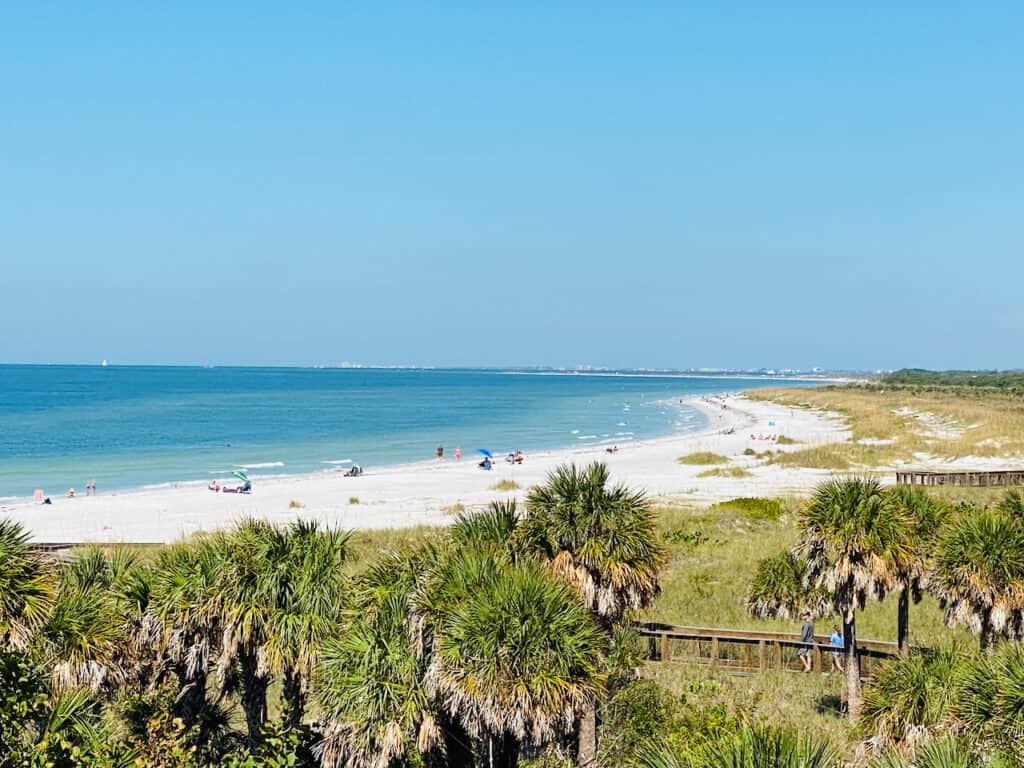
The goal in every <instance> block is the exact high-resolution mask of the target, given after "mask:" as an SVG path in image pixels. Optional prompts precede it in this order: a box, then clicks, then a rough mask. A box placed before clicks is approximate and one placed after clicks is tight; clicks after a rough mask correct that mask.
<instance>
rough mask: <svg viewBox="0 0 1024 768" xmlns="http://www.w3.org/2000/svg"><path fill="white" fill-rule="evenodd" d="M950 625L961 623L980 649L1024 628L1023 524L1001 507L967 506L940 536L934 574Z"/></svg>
mask: <svg viewBox="0 0 1024 768" xmlns="http://www.w3.org/2000/svg"><path fill="white" fill-rule="evenodd" d="M930 582H931V585H932V590H933V591H934V592H935V594H936V595H937V596H938V598H939V602H940V604H941V605H942V607H943V608H945V610H946V623H947V624H948V625H949V626H955V625H957V624H963V625H965V626H967V627H968V628H970V630H971V631H972V632H974V633H975V634H976V635H978V637H979V642H980V644H981V648H982V650H984V649H986V648H990V647H992V645H994V644H995V642H996V639H997V638H998V637H1000V636H1001V637H1010V638H1019V637H1021V635H1022V632H1024V527H1022V525H1021V524H1020V523H1019V522H1017V521H1016V520H1015V519H1014V518H1012V517H1010V516H1009V515H1007V514H1006V513H1005V512H1002V511H999V510H988V509H982V510H979V509H968V510H966V511H964V512H963V513H962V514H961V515H960V517H959V519H957V521H956V522H955V523H953V524H952V525H951V526H949V527H948V528H947V530H946V532H945V534H944V535H943V536H942V539H941V540H940V542H939V545H938V552H937V554H936V556H935V564H934V567H933V570H932V573H931V575H930Z"/></svg>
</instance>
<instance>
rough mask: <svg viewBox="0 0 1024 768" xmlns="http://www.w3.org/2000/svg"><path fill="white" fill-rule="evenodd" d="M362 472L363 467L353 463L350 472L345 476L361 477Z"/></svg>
mask: <svg viewBox="0 0 1024 768" xmlns="http://www.w3.org/2000/svg"><path fill="white" fill-rule="evenodd" d="M361 474H363V468H362V467H360V466H359V465H358V464H353V465H352V466H351V467H349V470H348V472H346V473H345V475H344V476H345V477H359V476H360V475H361Z"/></svg>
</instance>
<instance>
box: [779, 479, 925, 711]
mask: <svg viewBox="0 0 1024 768" xmlns="http://www.w3.org/2000/svg"><path fill="white" fill-rule="evenodd" d="M800 529H801V532H800V543H799V544H798V546H797V550H796V553H797V554H798V555H800V556H802V557H804V558H806V560H807V577H808V582H809V586H813V587H816V588H818V589H822V590H824V591H825V592H827V593H828V594H829V595H830V597H831V600H832V604H833V608H834V609H835V612H836V613H837V614H839V615H840V616H841V617H842V620H843V645H844V652H845V656H846V677H847V698H848V710H849V714H850V717H851V719H854V720H856V718H857V716H858V714H859V707H860V665H859V663H858V657H857V633H856V612H857V611H858V610H861V609H863V607H864V605H865V603H866V601H867V599H868V598H875V599H879V600H881V599H883V598H884V597H885V595H886V594H887V593H888V592H889V591H890V590H892V589H894V588H896V587H897V586H898V584H899V582H898V572H897V564H898V563H900V562H905V561H906V560H908V559H909V557H910V553H911V551H912V543H911V540H912V534H913V526H912V521H911V519H910V518H909V516H908V515H907V514H906V512H904V511H903V510H901V509H900V508H899V507H897V506H896V505H894V504H892V503H891V500H890V498H889V497H888V496H887V494H886V493H884V492H883V490H882V487H881V485H880V484H879V483H878V481H877V480H874V479H871V478H847V479H834V480H829V481H826V482H824V483H822V484H820V485H819V486H818V488H817V489H816V491H815V493H814V496H813V498H812V499H811V501H810V503H808V504H807V505H806V507H804V509H803V510H802V511H801V513H800Z"/></svg>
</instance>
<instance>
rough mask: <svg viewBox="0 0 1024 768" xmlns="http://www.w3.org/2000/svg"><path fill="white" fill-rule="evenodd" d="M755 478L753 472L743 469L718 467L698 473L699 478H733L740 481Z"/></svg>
mask: <svg viewBox="0 0 1024 768" xmlns="http://www.w3.org/2000/svg"><path fill="white" fill-rule="evenodd" d="M753 476H754V473H753V472H751V471H749V470H747V469H744V468H743V467H716V468H715V469H705V470H704V471H703V472H698V473H697V477H733V478H736V479H739V478H743V477H753Z"/></svg>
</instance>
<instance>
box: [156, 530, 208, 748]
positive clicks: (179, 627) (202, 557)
mask: <svg viewBox="0 0 1024 768" xmlns="http://www.w3.org/2000/svg"><path fill="white" fill-rule="evenodd" d="M225 558H226V546H225V537H224V536H223V535H222V534H218V535H214V536H203V537H199V538H196V539H193V540H191V541H187V542H180V543H177V544H173V545H172V546H170V547H166V548H164V549H161V551H160V553H159V555H158V556H157V560H156V563H155V564H154V566H153V572H152V578H151V585H150V589H151V594H150V608H149V610H150V612H151V613H153V614H154V615H156V616H157V617H158V618H159V620H160V623H161V625H162V629H163V637H162V641H161V651H162V654H163V655H164V656H166V658H167V659H168V661H169V662H170V666H171V668H172V669H173V671H174V674H175V676H176V677H177V679H178V687H179V689H180V693H179V694H178V700H177V702H176V706H175V715H176V716H178V717H181V718H182V720H183V722H184V724H185V726H186V728H189V727H191V726H192V725H194V724H195V723H196V722H197V720H198V718H199V716H200V715H201V714H202V712H203V711H204V710H205V709H206V708H207V698H206V682H207V675H208V673H209V669H210V660H211V658H212V656H213V655H214V653H215V652H216V650H217V639H218V628H219V627H218V622H217V618H216V616H214V615H212V614H211V611H210V610H209V606H210V603H211V601H212V599H213V594H214V589H215V585H216V582H217V579H218V575H219V573H220V569H221V567H222V564H223V561H224V559H225Z"/></svg>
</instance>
